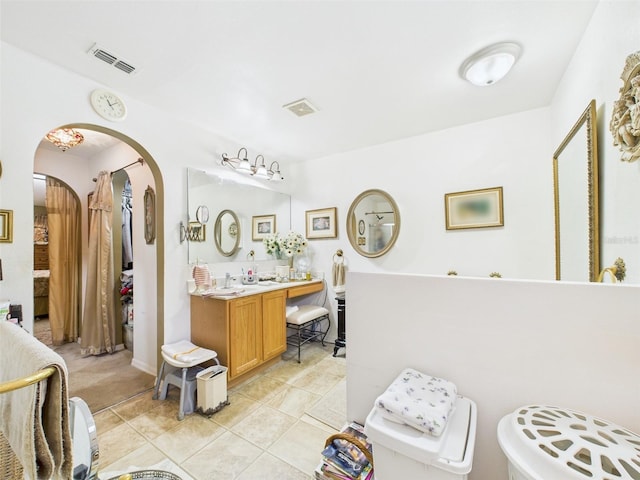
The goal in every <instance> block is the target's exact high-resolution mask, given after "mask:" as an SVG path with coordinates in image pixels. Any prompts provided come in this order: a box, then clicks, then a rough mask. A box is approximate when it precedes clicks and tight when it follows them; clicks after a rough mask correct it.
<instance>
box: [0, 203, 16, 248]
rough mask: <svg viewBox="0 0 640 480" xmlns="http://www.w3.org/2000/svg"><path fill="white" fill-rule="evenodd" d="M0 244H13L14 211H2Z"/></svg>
mask: <svg viewBox="0 0 640 480" xmlns="http://www.w3.org/2000/svg"><path fill="white" fill-rule="evenodd" d="M0 242H2V243H13V210H0Z"/></svg>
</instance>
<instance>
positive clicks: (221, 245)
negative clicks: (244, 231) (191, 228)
mask: <svg viewBox="0 0 640 480" xmlns="http://www.w3.org/2000/svg"><path fill="white" fill-rule="evenodd" d="M213 238H214V241H215V242H216V248H217V249H218V252H220V254H221V255H223V256H225V257H230V256H232V255H235V254H236V253H237V252H238V248H239V246H240V222H239V221H238V216H237V215H236V214H235V212H234V211H233V210H222V211H221V212H220V214H219V215H218V218H216V223H215V226H214V230H213Z"/></svg>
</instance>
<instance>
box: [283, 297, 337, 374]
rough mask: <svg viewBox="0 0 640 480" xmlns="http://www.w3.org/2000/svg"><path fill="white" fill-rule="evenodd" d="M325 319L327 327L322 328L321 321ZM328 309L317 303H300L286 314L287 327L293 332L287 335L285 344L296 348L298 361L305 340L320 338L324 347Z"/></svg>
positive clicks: (310, 340)
mask: <svg viewBox="0 0 640 480" xmlns="http://www.w3.org/2000/svg"><path fill="white" fill-rule="evenodd" d="M323 320H326V321H327V328H326V329H325V330H322V328H321V322H322V321H323ZM329 327H330V324H329V310H327V309H326V308H324V307H319V306H318V305H301V306H300V307H298V309H297V310H296V311H295V312H293V313H290V314H289V315H287V328H289V329H291V330H293V331H294V332H295V333H294V334H293V335H289V336H288V337H287V344H289V345H293V346H294V347H297V348H298V363H300V347H301V346H302V345H304V344H305V343H307V342H312V341H314V340H316V339H320V341H321V342H322V346H323V347H324V338H325V337H326V336H327V332H328V331H329Z"/></svg>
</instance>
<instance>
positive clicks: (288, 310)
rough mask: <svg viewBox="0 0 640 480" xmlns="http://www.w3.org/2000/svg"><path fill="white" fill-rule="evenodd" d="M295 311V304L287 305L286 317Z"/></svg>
mask: <svg viewBox="0 0 640 480" xmlns="http://www.w3.org/2000/svg"><path fill="white" fill-rule="evenodd" d="M297 311H298V306H297V305H293V306H291V307H287V308H286V315H285V316H286V317H288V316H289V315H291V314H292V313H294V312H297Z"/></svg>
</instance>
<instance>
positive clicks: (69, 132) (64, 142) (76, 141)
mask: <svg viewBox="0 0 640 480" xmlns="http://www.w3.org/2000/svg"><path fill="white" fill-rule="evenodd" d="M45 138H46V139H47V140H49V141H50V142H51V143H53V144H54V145H55V146H56V147H58V148H59V149H60V150H62V151H63V152H66V151H67V150H69V149H70V148H72V147H75V146H77V145H80V144H81V143H82V142H84V136H83V135H82V134H81V133H80V132H78V131H77V130H74V129H73V128H58V129H56V130H51V131H50V132H49V133H47V135H46V136H45Z"/></svg>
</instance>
